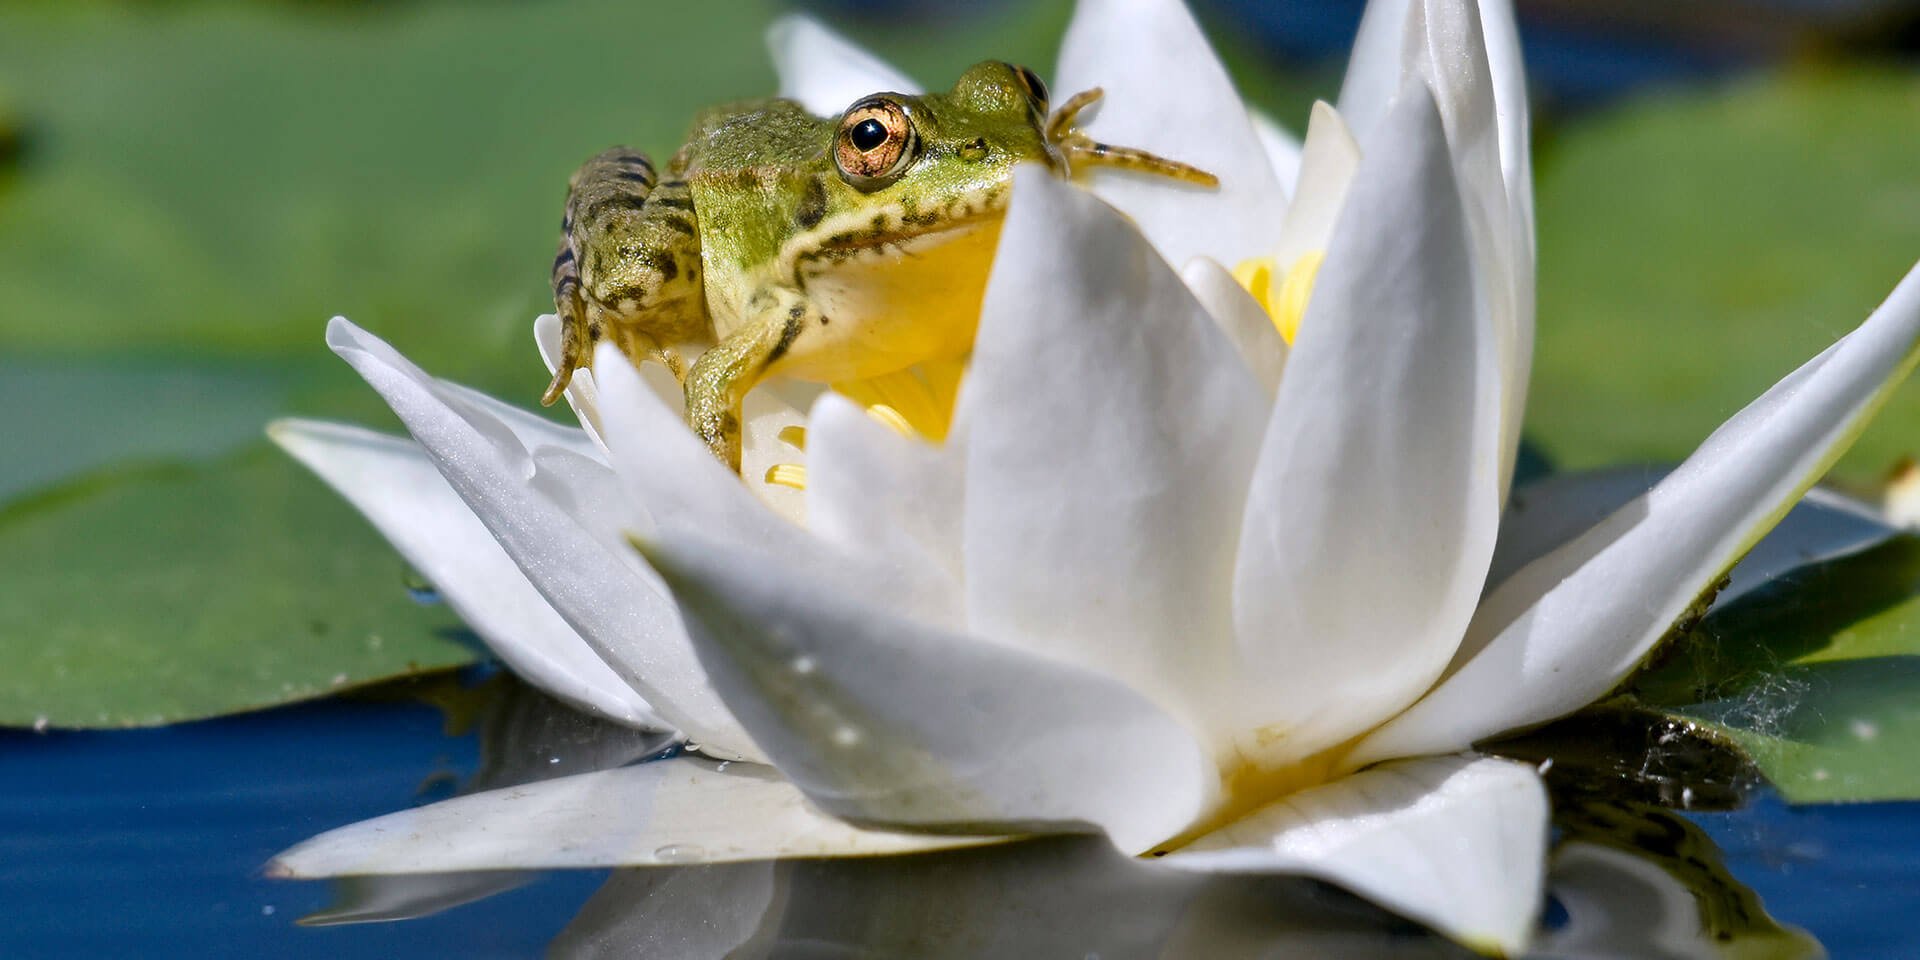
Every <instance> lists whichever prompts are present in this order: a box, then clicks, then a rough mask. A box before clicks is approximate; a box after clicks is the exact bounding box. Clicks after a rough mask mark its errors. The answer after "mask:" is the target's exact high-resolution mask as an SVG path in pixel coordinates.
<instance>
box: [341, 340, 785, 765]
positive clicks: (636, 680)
mask: <svg viewBox="0 0 1920 960" xmlns="http://www.w3.org/2000/svg"><path fill="white" fill-rule="evenodd" d="M327 344H328V345H329V346H331V347H332V348H333V351H334V352H335V353H337V354H339V355H340V357H341V358H342V359H344V360H346V361H347V362H348V363H350V364H352V365H353V367H354V369H355V370H357V371H359V373H360V375H361V376H362V377H364V378H365V379H366V381H367V383H368V384H369V385H370V386H372V387H373V388H374V390H376V391H378V392H379V393H380V395H381V397H382V398H384V399H385V400H386V401H387V404H388V405H389V406H391V407H392V408H393V411H394V413H396V414H398V415H399V417H400V420H401V422H403V423H405V424H406V425H407V429H408V430H409V431H410V432H412V434H413V437H414V439H415V440H417V441H419V443H420V445H421V446H422V447H424V448H425V449H426V451H427V453H428V454H429V455H430V456H432V457H433V459H434V464H435V466H437V467H438V468H439V469H440V472H441V475H442V476H444V477H445V478H446V480H447V483H448V484H449V485H450V486H451V487H452V488H453V490H454V492H455V493H457V494H459V495H460V498H461V499H463V500H465V501H466V502H467V505H468V507H470V508H471V509H472V510H473V512H474V514H475V515H477V516H478V517H479V518H480V520H481V522H482V523H484V524H486V526H487V529H488V531H489V532H491V533H492V534H493V537H494V539H495V540H496V541H498V542H499V544H500V546H501V547H502V548H503V549H505V551H506V552H507V555H508V556H510V557H512V558H513V560H514V562H515V563H516V564H518V566H519V567H520V570H521V572H522V573H523V574H524V575H525V576H526V577H527V579H528V581H529V582H531V583H532V584H533V586H534V588H535V589H537V590H539V591H540V593H541V595H542V596H544V597H545V598H546V600H547V602H548V603H549V604H550V605H552V607H553V608H554V610H556V611H557V612H558V613H559V614H560V615H561V616H562V617H563V618H565V619H566V621H567V623H568V624H569V625H570V626H572V627H573V629H574V630H575V632H577V633H578V634H579V635H580V637H581V638H582V639H583V640H585V641H586V642H587V644H588V645H589V646H591V647H592V648H593V650H594V652H595V653H597V654H598V655H599V656H600V659H601V660H603V661H605V662H606V664H607V665H608V666H610V667H612V668H613V670H614V672H615V673H617V674H619V676H620V678H621V679H622V680H624V681H626V683H627V685H628V686H630V687H632V688H633V689H634V690H635V691H637V692H638V693H639V694H640V695H641V696H642V697H644V698H646V701H647V702H648V703H649V704H651V705H652V706H653V708H654V710H655V711H656V712H658V713H659V715H660V716H661V717H662V718H664V719H665V720H666V721H667V722H668V723H671V724H672V725H673V726H674V727H675V728H676V729H679V730H681V731H683V732H685V733H686V734H687V735H688V736H691V737H695V738H697V739H698V740H699V742H700V743H701V744H703V745H704V746H707V747H708V748H710V749H713V750H718V751H723V752H728V753H734V754H738V755H741V756H757V755H758V754H757V751H755V750H754V749H753V744H752V742H751V741H750V740H748V738H747V737H746V734H745V732H744V731H742V730H741V729H740V728H739V726H738V724H736V723H735V722H734V720H733V718H732V717H731V716H730V715H729V714H728V713H727V712H726V708H725V707H723V706H722V705H721V704H720V702H719V699H718V697H717V696H715V694H714V693H713V691H712V690H711V689H709V688H708V687H707V684H706V679H705V675H704V674H703V673H701V671H700V665H699V663H698V662H697V661H696V660H695V658H694V655H693V651H692V649H691V648H690V647H689V646H688V644H687V640H686V636H685V634H684V633H683V632H682V630H681V628H680V625H679V622H678V620H677V618H676V617H675V615H674V611H673V607H672V604H671V603H670V602H669V601H668V600H667V598H666V597H665V596H664V595H663V594H662V592H661V590H660V588H659V587H658V586H657V585H656V584H654V583H653V582H650V580H649V578H648V575H647V573H646V571H645V570H644V568H643V567H641V565H640V564H639V563H637V562H635V561H634V560H632V559H631V558H630V556H629V555H628V554H626V553H625V552H624V551H620V550H617V549H615V548H613V547H611V546H610V545H609V543H608V542H607V540H608V539H609V536H610V535H617V534H615V533H614V532H615V531H618V530H620V529H622V528H627V529H633V528H639V527H643V526H645V518H644V516H641V515H639V514H638V513H637V512H636V511H634V510H632V509H631V508H630V507H628V506H627V505H626V504H625V503H624V502H623V501H621V500H620V499H618V498H616V497H613V496H611V493H612V491H613V489H614V488H613V485H612V483H611V478H610V477H609V476H607V471H606V469H605V467H603V466H600V465H599V464H598V463H597V462H596V461H593V460H591V459H589V458H586V457H582V456H580V455H578V454H574V453H572V452H571V451H567V450H563V449H560V448H557V447H541V448H538V449H536V450H534V451H529V450H528V449H527V448H526V447H525V446H524V445H522V443H521V442H520V440H519V438H518V437H517V436H516V435H515V434H514V433H513V431H512V430H511V429H510V428H509V427H508V426H507V425H506V424H505V423H503V422H502V421H500V420H498V419H496V418H494V417H492V416H490V415H488V414H487V413H486V412H485V411H484V410H482V409H480V408H478V407H475V406H472V405H470V404H468V403H466V402H464V401H463V400H461V399H460V397H459V396H457V395H456V394H455V392H454V391H449V390H446V389H445V388H444V387H443V385H441V384H439V383H438V382H437V381H435V380H433V378H431V377H429V376H427V375H426V374H425V373H424V372H422V371H421V370H420V368H418V367H416V366H414V365H413V364H412V363H410V362H408V361H407V359H406V358H405V357H402V356H401V355H400V354H399V353H398V352H396V351H395V350H394V349H393V348H392V347H390V346H388V345H387V344H386V343H385V342H383V341H381V340H380V339H379V338H378V337H375V336H373V335H372V334H369V333H367V332H366V331H364V330H362V329H360V328H359V327H356V326H354V325H353V324H352V323H349V322H348V321H347V320H346V319H345V318H340V317H336V318H334V321H333V322H332V323H331V324H329V325H328V326H327Z"/></svg>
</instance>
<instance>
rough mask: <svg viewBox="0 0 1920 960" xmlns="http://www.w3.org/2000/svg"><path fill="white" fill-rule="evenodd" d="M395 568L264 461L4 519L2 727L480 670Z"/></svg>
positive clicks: (247, 459)
mask: <svg viewBox="0 0 1920 960" xmlns="http://www.w3.org/2000/svg"><path fill="white" fill-rule="evenodd" d="M405 575H406V570H405V568H404V566H403V565H402V564H401V562H400V560H399V558H398V557H397V556H396V555H394V553H393V552H392V550H391V549H390V548H388V547H387V546H386V545H385V544H384V543H382V542H381V541H380V539H379V537H378V536H377V535H376V534H374V533H373V532H372V530H371V529H370V528H369V527H368V526H367V525H366V524H365V523H364V522H363V521H361V520H360V519H359V518H358V517H357V516H355V515H354V513H353V511H352V509H351V508H349V507H348V506H347V505H346V504H344V503H343V502H341V501H340V500H339V498H338V497H336V496H335V495H334V494H333V492H332V491H330V490H328V489H327V488H326V487H325V486H324V485H322V484H321V483H320V482H319V481H318V480H315V479H313V478H312V477H310V476H308V475H306V474H305V473H304V472H303V471H302V470H301V469H300V468H299V467H298V466H296V465H294V464H293V463H291V462H289V461H288V460H287V459H286V458H285V457H284V456H282V455H280V454H279V452H278V451H275V450H271V449H269V448H268V447H267V446H266V445H265V444H264V443H260V444H257V445H256V446H255V447H254V448H252V449H251V450H249V451H246V452H244V453H242V454H239V455H236V456H235V457H233V458H231V459H228V460H225V461H222V462H219V463H216V464H212V465H208V466H197V467H196V466H155V467H149V468H136V469H131V470H128V471H125V472H119V473H109V474H104V475H95V476H92V477H89V478H87V479H84V480H81V481H77V482H74V483H72V484H69V485H67V486H64V487H61V488H58V489H56V490H55V491H52V492H50V493H46V494H43V495H40V496H38V497H30V498H26V499H24V500H17V501H15V502H14V503H13V504H11V505H9V506H7V507H6V508H4V509H0V582H4V583H5V584H6V585H7V589H6V590H4V591H0V662H4V663H6V664H7V669H6V670H4V671H0V725H13V726H34V727H42V728H44V727H48V726H54V727H116V726H133V725H147V724H156V723H166V722H173V721H178V720H188V719H194V718H198V717H206V716H213V715H216V714H222V713H230V712H234V711H238V710H245V709H250V708H256V707H262V706H269V705H273V704H277V703H284V702H288V701H292V700H299V699H304V698H308V697H315V696H321V695H325V694H330V693H334V692H337V691H339V690H341V689H345V688H347V687H350V686H353V685H355V684H358V683H363V682H366V681H369V680H372V679H376V678H382V677H393V676H399V675H404V674H408V673H417V672H424V671H431V670H439V669H445V668H449V667H455V666H459V665H462V664H466V663H470V662H472V661H473V660H474V658H475V652H474V649H473V647H472V646H471V645H470V644H469V643H468V642H467V641H466V639H465V638H464V636H463V635H462V632H461V630H460V627H459V623H458V621H457V620H456V619H455V618H454V617H453V616H452V615H451V614H450V613H449V612H448V611H447V610H446V609H445V608H443V607H422V606H420V605H419V604H417V603H415V602H413V601H412V600H410V599H409V598H408V594H407V590H406V588H405Z"/></svg>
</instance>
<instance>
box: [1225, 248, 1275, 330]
mask: <svg viewBox="0 0 1920 960" xmlns="http://www.w3.org/2000/svg"><path fill="white" fill-rule="evenodd" d="M1233 279H1234V280H1236V281H1238V282H1239V284H1240V286H1242V287H1244V288H1245V289H1246V291H1247V292H1248V293H1251V294H1253V300H1254V302H1255V303H1258V304H1259V305H1260V309H1262V310H1265V311H1266V312H1267V316H1269V317H1271V316H1273V305H1272V304H1270V303H1268V302H1267V294H1268V293H1270V292H1271V291H1272V288H1273V258H1272V257H1254V258H1253V259H1251V260H1242V261H1240V265H1239V266H1237V267H1234V268H1233Z"/></svg>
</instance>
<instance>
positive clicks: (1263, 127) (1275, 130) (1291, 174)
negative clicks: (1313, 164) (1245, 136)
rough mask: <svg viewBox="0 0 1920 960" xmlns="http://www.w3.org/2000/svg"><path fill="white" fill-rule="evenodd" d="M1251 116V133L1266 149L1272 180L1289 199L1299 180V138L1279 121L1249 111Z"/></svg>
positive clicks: (1294, 193) (1254, 111)
mask: <svg viewBox="0 0 1920 960" xmlns="http://www.w3.org/2000/svg"><path fill="white" fill-rule="evenodd" d="M1248 115H1249V116H1250V117H1252V118H1253V133H1254V135H1255V136H1257V137H1259V138H1260V146H1261V147H1262V148H1263V149H1265V150H1266V151H1267V163H1268V165H1269V166H1271V167H1273V181H1274V182H1275V183H1277V184H1279V185H1280V191H1281V192H1282V193H1284V194H1285V195H1286V196H1287V197H1288V198H1289V199H1291V198H1292V197H1294V196H1295V195H1296V192H1297V191H1296V189H1295V185H1296V184H1298V183H1299V182H1300V138H1299V137H1296V136H1294V135H1293V133H1292V131H1289V130H1288V129H1287V128H1286V127H1283V126H1281V125H1280V121H1278V120H1275V119H1274V118H1272V117H1269V116H1267V115H1266V114H1264V113H1261V112H1260V111H1258V110H1252V111H1249V113H1248Z"/></svg>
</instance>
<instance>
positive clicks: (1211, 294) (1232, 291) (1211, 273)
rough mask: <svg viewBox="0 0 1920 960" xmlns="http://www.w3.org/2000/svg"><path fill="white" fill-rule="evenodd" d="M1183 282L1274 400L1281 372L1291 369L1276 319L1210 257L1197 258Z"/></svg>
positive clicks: (1185, 270)
mask: <svg viewBox="0 0 1920 960" xmlns="http://www.w3.org/2000/svg"><path fill="white" fill-rule="evenodd" d="M1180 279H1182V280H1184V281H1186V284H1187V289H1189V290H1191V291H1193V296H1194V299H1196V300H1199V301H1200V305H1201V306H1203V307H1205V308H1206V310H1207V313H1208V314H1210V315H1211V316H1212V317H1213V320H1214V322H1215V323H1217V324H1219V325H1220V332H1221V333H1224V334H1226V335H1227V339H1228V340H1231V341H1233V346H1234V348H1235V349H1236V350H1237V351H1238V352H1239V354H1240V360H1241V361H1242V362H1243V363H1245V364H1246V366H1247V372H1249V373H1251V374H1253V378H1254V379H1255V380H1257V381H1259V382H1260V386H1261V387H1262V388H1263V389H1264V390H1266V393H1267V396H1268V397H1272V396H1273V393H1274V391H1275V390H1277V389H1279V387H1280V374H1281V372H1282V371H1284V370H1285V369H1286V368H1287V341H1286V340H1284V339H1282V338H1281V336H1280V331H1279V329H1278V328H1276V327H1275V326H1274V325H1273V318H1272V317H1269V316H1267V312H1266V311H1265V310H1262V309H1261V308H1260V302H1259V301H1257V300H1255V299H1253V294H1250V293H1248V292H1247V289H1246V288H1245V287H1242V286H1241V285H1240V281H1238V280H1235V279H1234V278H1233V274H1231V273H1228V272H1227V268H1225V267H1223V266H1221V265H1219V264H1217V263H1214V262H1213V261H1212V260H1208V259H1207V258H1206V257H1195V258H1193V260H1192V261H1191V262H1189V263H1188V264H1187V267H1186V269H1184V270H1182V271H1180Z"/></svg>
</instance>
